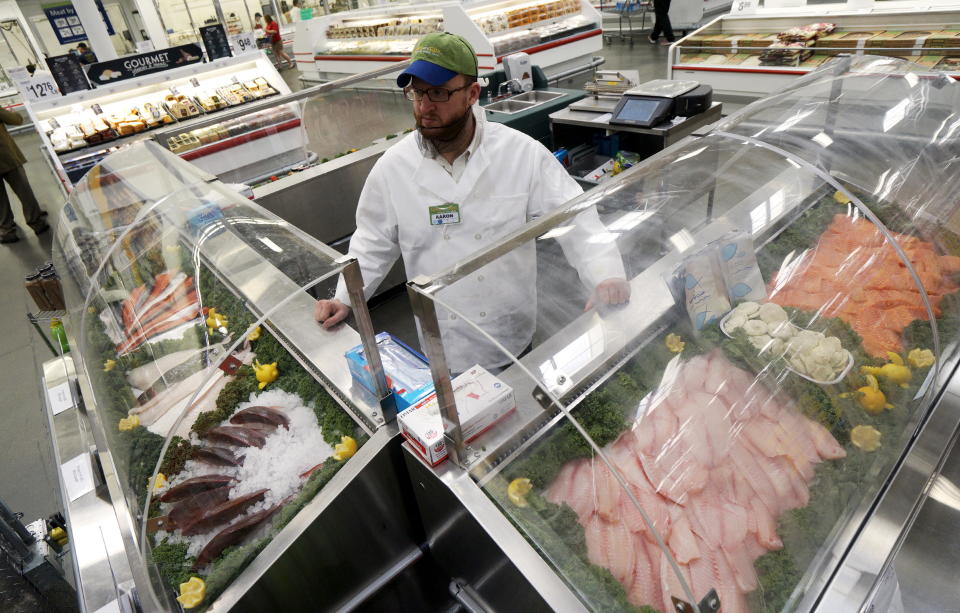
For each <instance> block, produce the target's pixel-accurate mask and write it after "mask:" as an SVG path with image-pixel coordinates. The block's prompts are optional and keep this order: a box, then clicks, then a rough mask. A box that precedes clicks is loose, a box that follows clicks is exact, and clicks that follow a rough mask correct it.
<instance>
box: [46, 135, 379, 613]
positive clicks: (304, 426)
mask: <svg viewBox="0 0 960 613" xmlns="http://www.w3.org/2000/svg"><path fill="white" fill-rule="evenodd" d="M53 261H54V264H55V266H56V268H57V270H58V271H59V274H60V276H61V278H62V284H63V290H64V295H65V299H66V300H65V302H66V304H67V307H68V313H67V317H66V320H65V325H66V328H67V332H68V334H69V338H70V345H71V346H72V348H73V349H72V351H71V353H70V356H71V357H72V361H73V364H74V367H75V369H76V372H77V374H78V379H79V385H80V391H81V394H82V398H83V411H82V412H78V411H79V409H74V410H73V411H74V414H72V415H65V416H64V417H62V418H61V416H55V419H66V421H65V422H63V421H61V422H58V423H55V424H54V426H53V431H54V433H55V436H56V433H57V432H58V431H59V429H60V427H64V428H66V427H68V426H70V425H71V424H73V425H74V426H75V425H76V423H77V422H82V423H83V424H86V425H85V426H84V427H83V428H82V429H83V430H84V431H87V432H89V433H90V434H92V438H93V440H92V441H91V442H92V444H93V445H94V446H95V449H96V451H95V454H94V455H95V460H96V465H97V466H98V467H99V468H100V470H99V471H97V472H98V473H102V475H103V479H104V480H105V485H106V488H107V491H108V494H109V499H110V501H111V504H112V506H113V511H114V513H115V516H116V517H115V522H113V529H114V531H118V533H119V536H118V539H120V540H121V541H122V547H120V548H118V551H119V553H116V554H115V555H113V556H112V559H107V560H106V561H104V560H99V562H100V567H99V568H100V571H101V572H102V571H103V568H104V564H106V565H107V567H109V573H110V574H108V575H107V579H106V580H104V579H103V577H102V576H101V577H100V581H101V582H103V581H106V582H107V584H108V585H111V584H110V577H111V576H113V577H120V576H122V575H123V573H121V572H120V571H119V570H117V571H115V570H114V568H117V569H120V568H121V566H122V567H124V568H128V569H129V571H128V572H129V575H130V577H131V581H132V587H131V590H132V593H134V594H135V600H136V601H137V602H139V606H141V607H142V609H143V610H148V611H154V610H176V609H177V608H178V607H180V606H181V605H182V606H183V607H184V608H188V609H191V610H211V611H213V610H228V609H230V608H231V607H232V606H233V605H234V604H235V603H236V602H237V601H238V600H239V599H241V598H243V596H244V593H245V592H246V591H247V590H248V589H249V588H250V586H251V585H254V584H255V583H256V582H257V581H258V580H259V579H260V578H261V577H262V576H263V575H264V573H266V572H267V571H268V569H269V566H270V565H271V564H270V563H271V562H272V561H273V560H275V559H276V558H277V556H279V555H280V553H282V552H283V551H284V550H285V549H287V548H289V547H290V546H291V545H292V544H293V543H295V542H296V541H297V539H298V538H301V536H302V534H303V533H304V531H306V530H307V529H308V528H309V525H310V523H311V522H312V521H313V520H314V519H315V518H316V517H317V515H318V514H319V513H320V512H321V511H322V510H323V506H324V505H327V504H329V503H330V498H331V496H332V495H333V494H328V493H327V492H328V489H329V488H334V489H335V490H336V489H337V488H343V487H346V486H347V485H348V483H349V481H350V479H352V478H353V477H355V474H356V472H357V468H356V466H355V464H356V463H357V462H358V458H359V461H360V462H361V463H362V462H366V461H367V459H369V458H367V459H364V458H366V456H369V455H370V453H366V454H365V452H366V451H367V450H366V449H365V448H366V447H367V445H371V446H373V447H376V445H379V444H382V440H381V439H382V438H383V437H380V438H377V434H378V432H379V430H380V429H381V427H382V426H383V425H384V424H385V423H386V422H387V421H388V420H387V419H385V417H386V416H385V415H384V413H383V410H382V409H381V407H380V402H379V399H380V398H384V397H385V395H386V394H385V390H386V387H385V381H384V378H383V374H382V367H381V366H380V363H379V354H378V353H377V352H376V349H375V347H376V345H375V344H374V341H373V333H372V327H371V324H370V320H369V314H368V313H367V312H366V310H365V309H364V308H363V307H361V308H359V309H355V310H354V311H353V318H354V323H353V324H352V325H351V326H341V327H340V328H338V329H336V330H329V331H328V330H324V329H323V328H322V327H320V326H319V325H318V324H317V323H316V322H315V321H314V320H313V310H314V304H315V297H316V296H321V295H326V293H332V291H333V289H334V287H335V284H336V282H337V278H338V277H339V276H340V275H342V276H343V277H344V278H345V279H346V281H347V285H348V287H349V288H359V287H361V284H359V283H358V282H359V278H358V274H359V273H358V267H357V264H356V262H355V261H354V260H351V259H349V258H344V257H342V256H341V255H340V254H339V253H337V252H336V251H334V250H332V249H331V248H329V247H327V246H326V245H324V244H322V243H320V242H319V241H317V240H316V239H313V238H312V237H310V236H309V235H307V234H305V233H304V232H302V231H300V230H298V229H297V228H295V227H293V226H291V225H290V224H289V223H287V222H285V221H283V220H281V219H279V218H278V217H276V216H275V215H273V214H271V213H269V212H267V211H266V210H264V209H263V208H261V207H259V206H258V205H256V204H255V203H254V202H251V201H250V200H248V199H246V198H244V197H242V196H241V195H240V194H238V193H236V192H234V191H232V190H231V189H230V188H229V187H227V186H226V185H224V184H223V183H220V182H219V181H218V180H217V179H216V178H215V177H213V176H211V175H208V174H206V173H204V172H203V171H201V170H199V169H197V168H196V167H195V166H193V165H191V164H190V163H188V162H186V161H183V160H181V159H179V158H178V157H177V156H176V155H174V154H172V153H170V152H168V151H166V150H164V149H163V148H162V147H160V146H159V145H157V144H156V143H152V142H145V143H137V144H133V145H131V146H129V147H127V148H125V149H124V150H123V151H121V152H118V153H115V154H113V155H110V156H108V157H106V158H104V159H103V160H102V161H101V162H100V163H99V164H98V165H96V166H95V167H93V168H92V169H91V170H90V171H89V172H88V173H87V174H86V175H85V177H84V178H83V180H82V181H81V183H80V184H79V185H77V187H76V188H75V189H74V190H73V192H72V193H71V195H70V198H69V200H68V201H67V203H66V205H65V207H64V212H63V214H62V217H61V220H60V223H59V224H58V226H57V229H56V234H55V243H54V249H53ZM351 292H352V294H353V295H355V296H357V298H354V302H355V303H356V304H361V305H362V304H363V300H362V298H360V297H361V296H362V294H357V293H356V291H355V289H351ZM354 326H355V327H356V330H355V329H354ZM356 346H362V347H364V349H365V353H366V355H367V356H368V364H369V368H370V372H371V380H372V381H373V382H374V390H372V391H366V390H358V389H357V388H356V386H354V385H353V383H352V381H353V380H352V378H351V375H350V373H349V371H348V366H347V363H346V360H345V359H344V357H343V356H344V353H345V352H347V351H349V350H351V349H353V348H354V347H356ZM372 439H376V440H377V441H378V442H377V443H376V444H371V443H370V441H371V440H372ZM58 444H59V441H58V440H55V441H54V446H55V447H57V446H58ZM344 469H346V470H344ZM100 493H101V494H103V492H100ZM85 496H88V497H89V496H93V497H94V498H95V497H96V495H95V494H94V493H93V492H90V493H87V494H85ZM63 498H64V504H65V506H66V510H67V513H66V514H67V516H68V522H69V523H70V525H71V529H72V530H73V531H74V534H78V533H81V532H83V531H84V530H85V529H86V525H85V522H106V521H107V520H108V518H106V517H104V516H103V515H102V514H101V515H100V516H99V517H97V518H96V519H94V518H92V517H89V516H85V515H83V514H81V513H79V512H78V513H71V509H74V510H75V509H77V507H76V506H75V505H77V504H80V502H78V501H77V500H75V499H73V498H71V496H70V495H69V492H64V495H63ZM108 514H109V513H108ZM93 525H96V524H95V523H94V524H93ZM94 532H95V530H94ZM102 534H103V533H102V532H101V535H102ZM100 538H105V537H103V536H101V537H100ZM72 540H76V539H72ZM104 549H105V545H104V544H101V543H99V542H98V539H97V538H94V540H93V542H92V543H90V542H88V543H87V546H86V547H81V546H80V545H79V544H78V545H77V555H86V556H96V555H97V552H98V551H99V552H102V551H104ZM322 557H323V556H318V557H317V559H318V560H319V559H321V558H322ZM265 560H266V561H265ZM76 566H77V568H78V581H77V582H78V584H79V585H80V586H85V588H84V589H80V590H78V591H79V592H81V594H82V597H81V604H82V605H83V609H84V610H97V609H99V608H100V607H101V606H104V605H105V604H108V601H104V600H103V599H102V597H103V594H102V593H95V590H93V589H92V588H91V585H93V583H94V581H93V580H92V579H89V577H88V576H86V575H90V574H91V573H94V572H95V570H96V569H95V568H94V564H92V563H91V564H87V563H85V562H83V561H82V560H81V561H80V562H79V563H78V564H77V565H76ZM306 568H307V567H304V572H307V570H306ZM288 574H289V573H288ZM114 581H119V579H114ZM109 593H110V595H111V596H112V595H113V590H109ZM96 598H100V599H101V600H100V601H95V599H96Z"/></svg>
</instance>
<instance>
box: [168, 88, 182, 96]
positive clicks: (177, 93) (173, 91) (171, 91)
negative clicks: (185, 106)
mask: <svg viewBox="0 0 960 613" xmlns="http://www.w3.org/2000/svg"><path fill="white" fill-rule="evenodd" d="M170 93H171V94H173V95H174V96H179V95H180V90H179V89H177V86H176V85H171V86H170Z"/></svg>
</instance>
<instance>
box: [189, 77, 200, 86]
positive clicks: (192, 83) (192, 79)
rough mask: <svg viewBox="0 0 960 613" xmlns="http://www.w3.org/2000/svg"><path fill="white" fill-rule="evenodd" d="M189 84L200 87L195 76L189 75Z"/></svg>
mask: <svg viewBox="0 0 960 613" xmlns="http://www.w3.org/2000/svg"><path fill="white" fill-rule="evenodd" d="M190 85H193V86H194V87H200V81H198V80H197V77H190Z"/></svg>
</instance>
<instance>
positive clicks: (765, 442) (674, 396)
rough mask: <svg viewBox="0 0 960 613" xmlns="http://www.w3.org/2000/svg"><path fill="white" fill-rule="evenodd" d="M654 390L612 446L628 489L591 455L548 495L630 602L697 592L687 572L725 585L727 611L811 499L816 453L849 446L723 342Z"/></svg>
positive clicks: (569, 468) (741, 606)
mask: <svg viewBox="0 0 960 613" xmlns="http://www.w3.org/2000/svg"><path fill="white" fill-rule="evenodd" d="M652 398H653V399H652V401H651V403H650V406H649V407H648V409H647V411H646V412H645V413H644V414H643V416H642V417H640V418H639V419H638V420H637V422H636V423H634V424H633V426H632V427H631V428H629V429H627V431H626V432H624V433H623V434H622V435H621V436H620V437H619V438H618V439H617V440H616V441H614V442H612V443H610V444H609V445H607V447H606V448H605V449H604V451H605V452H606V457H607V458H608V459H609V460H610V462H611V463H612V464H613V465H614V467H615V468H616V469H617V471H618V472H619V473H620V475H621V476H622V477H623V478H624V480H625V481H626V482H627V483H629V484H630V494H628V493H627V492H626V490H624V489H623V488H622V487H620V485H619V483H618V482H617V481H616V479H615V478H614V477H613V473H612V472H611V471H610V469H609V467H608V466H607V464H606V462H604V461H603V460H602V459H601V458H589V459H580V460H574V461H572V462H569V463H567V464H566V465H565V466H564V467H563V468H562V469H561V470H560V472H559V473H558V474H557V477H556V479H554V482H553V483H552V484H551V485H550V487H549V488H548V489H547V492H546V497H547V499H548V500H550V501H551V502H554V503H557V504H561V503H566V504H567V505H569V506H570V508H571V509H573V510H574V512H576V514H577V517H578V518H579V521H580V525H582V526H583V528H584V534H585V536H586V542H587V555H588V557H589V559H590V561H591V562H593V563H594V564H598V565H600V566H603V567H605V568H607V569H609V570H610V572H611V573H612V574H613V576H614V577H616V579H617V581H619V582H620V583H621V584H622V585H623V587H624V589H625V590H626V591H627V597H628V598H629V600H630V602H631V603H633V604H634V605H637V606H641V605H650V606H653V607H656V608H659V609H661V610H663V609H664V606H666V607H667V608H670V606H671V605H670V597H671V596H676V597H678V598H680V599H682V600H686V601H689V600H690V598H689V597H688V596H687V595H686V593H685V591H684V587H683V586H684V584H685V585H686V586H687V588H689V589H690V590H691V591H692V593H693V596H694V598H695V599H696V600H698V601H699V600H700V599H701V598H703V597H704V596H705V595H706V594H707V592H709V591H710V590H711V589H715V590H717V594H718V595H719V596H720V602H721V605H722V609H721V611H722V613H740V612H741V611H747V599H746V596H747V594H748V593H750V592H751V591H753V590H754V589H756V588H757V585H758V583H757V575H756V571H755V570H754V566H753V563H754V560H756V558H758V557H760V556H761V555H763V554H764V553H766V552H768V551H773V550H776V549H779V548H780V547H782V546H783V543H782V542H781V540H780V538H779V537H778V536H777V531H776V527H777V517H779V515H780V514H781V513H783V512H784V511H786V510H788V509H793V508H798V507H803V506H805V505H806V504H807V502H808V500H809V491H808V489H807V485H808V483H809V482H810V480H811V479H812V478H813V466H814V465H816V464H818V463H820V462H822V461H823V460H835V459H839V458H842V457H844V456H845V455H846V453H845V452H844V450H843V447H841V446H840V444H839V443H837V441H836V440H835V439H834V438H833V436H831V435H830V433H829V432H828V431H827V430H826V429H825V428H824V427H823V426H821V425H820V424H818V423H816V422H814V421H812V420H810V419H808V418H807V417H805V416H803V415H801V414H800V413H799V412H798V411H797V410H796V408H795V407H794V406H793V403H792V402H791V401H790V400H789V399H787V398H786V397H784V396H782V395H778V394H771V393H770V392H769V391H768V390H767V389H766V388H765V387H764V386H763V384H762V383H760V382H758V381H757V380H755V378H754V377H753V376H752V375H750V374H749V373H747V372H746V371H744V370H741V369H739V368H737V367H736V366H734V365H733V364H731V363H730V362H729V361H727V360H726V359H725V358H724V357H723V356H722V354H721V352H720V351H719V350H714V351H713V352H712V353H710V354H707V355H702V356H697V357H695V358H693V359H691V360H689V361H688V362H686V363H685V364H683V365H682V366H681V367H680V370H679V372H678V373H677V376H676V378H675V379H674V382H673V384H672V385H669V386H664V389H662V390H659V391H658V392H657V393H655V394H653V395H652ZM638 401H639V399H638ZM638 505H639V506H638ZM641 509H642V511H643V513H642V514H641V512H640V510H641ZM644 516H646V518H644ZM656 535H659V537H660V539H661V540H662V541H663V542H664V543H665V544H666V546H667V547H668V548H669V549H670V552H671V554H672V557H673V559H674V560H675V561H676V562H677V564H678V568H679V570H680V575H677V574H676V572H675V570H674V568H673V565H672V564H671V563H670V560H669V559H668V558H667V556H665V555H664V554H663V553H662V550H661V549H660V548H659V546H658V544H657V538H656ZM681 577H682V578H683V582H682V583H681V581H680V578H681Z"/></svg>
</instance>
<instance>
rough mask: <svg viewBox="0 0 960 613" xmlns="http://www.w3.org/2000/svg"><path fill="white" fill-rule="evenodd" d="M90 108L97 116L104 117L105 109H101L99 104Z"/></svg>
mask: <svg viewBox="0 0 960 613" xmlns="http://www.w3.org/2000/svg"><path fill="white" fill-rule="evenodd" d="M90 108H91V109H92V110H93V112H94V114H96V115H103V109H102V108H100V105H99V104H91V105H90Z"/></svg>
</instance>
